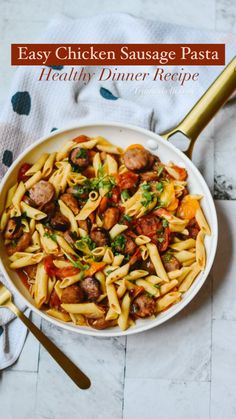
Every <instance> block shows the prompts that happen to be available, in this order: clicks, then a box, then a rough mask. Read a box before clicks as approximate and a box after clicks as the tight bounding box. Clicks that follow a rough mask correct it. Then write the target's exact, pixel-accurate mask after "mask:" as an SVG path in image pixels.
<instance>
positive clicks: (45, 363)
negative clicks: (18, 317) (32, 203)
mask: <svg viewBox="0 0 236 419" xmlns="http://www.w3.org/2000/svg"><path fill="white" fill-rule="evenodd" d="M87 5H88V2H87V1H85V0H81V1H80V2H75V1H74V0H67V1H66V2H64V1H63V0H51V1H50V2H48V1H46V0H42V1H40V2H37V1H36V0H33V1H31V2H30V4H29V3H28V2H26V0H23V1H21V2H17V1H16V0H8V1H7V0H0V38H1V51H0V68H1V69H2V68H7V70H6V71H5V72H4V71H1V72H0V86H1V88H0V107H1V106H2V105H3V103H4V102H5V100H8V89H9V86H10V82H11V78H12V76H13V75H14V71H15V70H14V68H10V66H9V60H10V54H9V51H10V49H9V45H10V43H11V42H25V41H27V42H30V41H33V40H34V39H35V38H36V37H37V35H39V34H40V32H41V31H42V30H43V28H44V27H45V25H46V24H47V22H48V20H49V19H50V18H51V17H52V16H53V15H55V14H56V13H67V14H68V15H70V16H74V17H79V16H85V15H92V14H95V13H100V12H101V11H104V12H109V11H126V12H130V13H135V14H136V15H139V16H143V17H147V18H152V19H159V20H162V21H169V22H174V23H178V24H185V25H189V26H192V27H197V28H203V29H204V28H205V29H217V30H224V31H227V30H230V31H234V32H236V3H235V0H207V2H205V1H204V0H197V1H195V2H192V1H191V2H190V1H189V0H179V1H178V7H176V0H170V1H168V2H162V0H158V1H155V0H132V1H129V2H127V0H120V1H119V2H110V1H109V0H101V1H100V2H96V1H90V2H89V7H88V6H87ZM235 128H236V120H235V103H231V104H228V105H227V106H226V107H225V108H224V109H223V110H222V111H221V112H220V113H219V114H218V116H217V117H216V119H215V121H214V123H212V124H211V125H210V126H209V127H208V128H207V130H206V131H205V132H204V133H203V134H202V135H201V137H200V138H199V140H198V143H197V148H198V152H196V153H195V156H194V161H195V163H196V164H197V165H198V167H199V168H200V170H201V171H202V172H203V174H204V175H205V176H206V178H207V180H208V183H209V186H210V187H211V189H212V192H213V190H214V194H215V198H217V199H220V200H218V201H217V202H216V204H217V211H218V216H219V222H220V238H221V240H220V243H219V248H218V251H217V257H216V262H215V265H214V269H213V270H212V272H211V275H210V276H209V278H208V280H207V281H206V283H205V285H204V287H203V288H202V289H201V291H200V292H199V293H198V295H197V296H196V298H195V299H194V301H192V302H191V303H190V304H189V305H188V306H187V307H186V308H185V309H184V310H183V311H182V312H181V313H179V314H178V315H177V316H176V317H175V318H174V319H171V320H170V321H169V322H167V323H166V324H164V325H162V326H160V327H158V328H156V329H153V330H151V331H148V332H146V333H143V334H140V335H136V336H130V337H128V338H125V337H124V338H113V339H101V340H100V339H97V338H91V337H86V336H79V335H75V334H72V333H69V332H66V331H63V330H61V329H57V328H55V327H53V326H52V325H50V324H49V323H47V322H45V321H42V322H41V320H40V319H39V318H38V317H37V316H36V315H34V316H33V320H34V321H35V323H36V324H37V325H38V326H40V327H41V328H42V330H43V331H44V332H45V333H46V334H47V335H48V336H50V338H51V339H52V340H53V341H55V342H56V343H57V345H58V346H59V347H61V348H62V349H63V351H65V353H66V354H68V355H69V356H70V357H71V358H72V359H73V360H74V361H75V362H76V363H77V364H78V365H79V366H80V367H81V368H82V369H83V370H84V371H85V372H86V373H87V374H88V375H89V376H90V378H91V381H92V384H93V385H92V387H91V388H90V389H89V390H87V391H85V392H83V391H80V390H78V389H77V388H76V387H75V386H74V384H73V383H72V382H70V380H69V379H68V378H67V377H66V376H65V374H64V373H63V372H62V371H61V370H60V369H59V367H57V365H56V364H55V363H54V362H53V360H52V359H51V358H50V356H49V355H48V354H47V353H46V352H45V351H44V349H43V348H41V347H40V346H39V344H38V342H37V341H36V340H35V339H34V338H33V337H32V336H31V335H28V337H27V340H26V344H25V346H24V349H23V351H22V354H21V356H20V358H19V360H18V362H17V363H16V364H15V365H14V366H12V367H11V368H9V369H7V370H6V371H3V372H2V373H1V374H0V416H1V418H4V419H13V418H14V419H26V418H28V417H33V418H34V419H64V418H66V417H71V418H75V417H76V418H77V417H79V418H83V419H100V418H101V419H111V418H113V419H122V418H123V419H133V418H135V419H156V418H161V419H218V418H219V419H223V418H227V419H234V418H235V417H236V401H235V389H236V375H235V360H236V323H235V320H236V299H235V285H234V284H235V274H236V268H235V263H234V265H233V259H232V256H233V255H232V249H235V246H236V227H235V222H234V218H235V212H236V202H235V201H233V200H234V199H235V198H236V175H235V161H236V146H235V141H234V133H235ZM206 151H207V157H206ZM214 178H215V183H213V179H214Z"/></svg>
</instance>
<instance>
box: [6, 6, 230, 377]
mask: <svg viewBox="0 0 236 419" xmlns="http://www.w3.org/2000/svg"><path fill="white" fill-rule="evenodd" d="M38 41H39V42H42V43H217V42H220V43H226V62H228V61H229V60H230V59H231V58H232V56H233V53H235V51H236V48H235V47H236V40H235V38H234V37H233V36H231V35H229V34H222V33H221V34H219V33H215V32H206V31H203V30H201V31H199V30H192V29H189V28H185V27H181V26H177V25H172V24H168V23H163V22H156V21H151V20H149V21H148V20H142V19H138V18H135V17H133V16H130V15H126V14H120V13H119V14H106V15H99V16H95V17H90V18H82V19H79V20H71V19H69V18H66V17H58V18H55V19H54V20H52V21H51V23H50V24H49V26H48V28H47V29H46V30H45V31H44V34H43V35H42V37H41V38H40V39H39V40H38ZM45 68H46V70H47V71H49V68H48V67H45ZM164 68H165V69H166V70H167V67H164ZM84 69H85V71H90V72H98V71H100V69H99V68H96V67H86V66H84ZM68 70H70V68H69V67H64V68H59V69H56V70H55V71H57V72H60V73H63V72H65V71H68ZM76 70H79V68H78V67H77V68H76ZM118 70H119V71H123V72H124V71H137V70H138V68H137V67H133V68H131V67H120V68H119V69H118ZM169 70H170V68H169ZM172 70H175V71H180V67H178V68H172ZM184 70H185V71H192V70H194V72H199V73H200V78H199V81H198V82H188V83H186V84H185V85H184V86H182V87H181V86H179V85H175V84H174V83H173V82H162V83H160V82H158V83H157V82H152V81H149V80H148V81H144V82H132V81H130V82H124V81H123V82H120V81H119V82H116V81H106V82H99V81H98V80H97V79H96V78H94V79H92V81H91V82H89V83H88V84H84V82H83V81H75V82H72V81H65V82H59V81H40V82H39V81H37V79H38V76H39V72H40V68H37V67H21V68H19V69H18V70H17V72H16V75H15V78H14V82H13V85H12V88H11V92H10V94H9V96H8V100H7V102H6V105H5V108H4V109H3V111H2V113H1V116H0V138H1V144H0V159H1V167H0V175H1V176H3V175H4V173H5V172H6V171H7V168H8V167H9V166H10V165H11V163H12V161H13V160H14V159H15V158H16V157H17V156H18V155H19V154H20V153H21V151H23V150H24V149H25V148H26V147H27V146H28V145H29V144H31V143H32V142H34V141H35V140H37V139H38V138H40V137H41V136H43V135H46V134H49V133H50V131H52V130H53V129H56V128H62V127H64V126H66V125H69V124H74V125H75V124H76V123H80V124H81V123H83V122H84V123H88V122H90V121H98V120H101V121H105V120H106V121H122V122H124V123H130V124H134V125H139V126H142V127H144V128H147V129H151V130H153V131H155V132H157V133H159V132H161V131H163V130H166V129H168V128H171V127H173V126H174V125H175V124H177V122H179V121H180V119H181V118H182V117H183V116H184V115H185V114H186V112H187V111H188V110H189V109H190V108H191V106H192V105H193V104H194V103H195V102H196V101H197V99H198V98H199V97H200V96H201V94H202V93H203V92H204V91H205V90H206V88H207V87H208V86H209V85H210V84H211V82H212V81H213V80H214V78H215V77H216V76H217V74H219V73H220V71H221V70H222V67H212V66H209V67H201V68H198V67H195V68H193V67H187V66H185V67H184ZM139 71H140V72H141V71H148V72H151V71H152V72H153V71H154V68H152V67H148V66H147V67H142V68H139ZM173 87H174V88H176V89H175V90H172V91H171V90H170V89H171V88H172V89H173ZM1 280H2V281H3V282H4V283H7V281H6V280H5V279H4V278H1ZM15 302H16V303H17V304H18V305H19V307H21V308H24V304H22V301H21V300H20V299H18V298H17V297H15ZM0 319H1V320H0V321H1V323H0V324H3V325H5V326H4V328H3V329H4V331H3V333H2V335H1V337H0V369H2V368H5V367H7V366H9V365H11V364H12V363H13V362H14V361H15V360H16V359H17V357H18V356H19V354H20V351H21V348H22V346H23V342H24V339H25V335H26V331H25V328H24V326H22V325H21V324H20V322H19V321H18V320H16V319H15V320H13V321H10V320H12V316H11V315H10V313H9V312H7V311H5V312H3V311H1V312H0Z"/></svg>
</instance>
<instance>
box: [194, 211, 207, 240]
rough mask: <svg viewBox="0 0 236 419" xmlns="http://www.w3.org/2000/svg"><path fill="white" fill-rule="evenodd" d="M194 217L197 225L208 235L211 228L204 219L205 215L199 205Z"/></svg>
mask: <svg viewBox="0 0 236 419" xmlns="http://www.w3.org/2000/svg"><path fill="white" fill-rule="evenodd" d="M195 218H196V220H197V222H198V225H199V227H200V229H201V230H202V231H203V232H204V233H205V234H206V235H207V236H210V235H211V229H210V227H209V224H208V222H207V220H206V217H205V215H204V213H203V211H202V209H201V207H200V206H199V207H198V209H197V211H196V215H195Z"/></svg>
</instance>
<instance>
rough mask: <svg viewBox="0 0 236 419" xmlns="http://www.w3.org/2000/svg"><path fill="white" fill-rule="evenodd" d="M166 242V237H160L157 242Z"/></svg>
mask: <svg viewBox="0 0 236 419" xmlns="http://www.w3.org/2000/svg"><path fill="white" fill-rule="evenodd" d="M164 240H165V239H164V237H159V238H158V239H157V241H158V242H159V243H162V242H163V241H164Z"/></svg>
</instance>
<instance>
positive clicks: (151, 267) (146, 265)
mask: <svg viewBox="0 0 236 419" xmlns="http://www.w3.org/2000/svg"><path fill="white" fill-rule="evenodd" d="M142 269H144V270H145V271H148V272H149V273H150V275H156V269H155V267H154V265H153V263H152V261H151V260H150V259H146V260H143V261H142Z"/></svg>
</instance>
